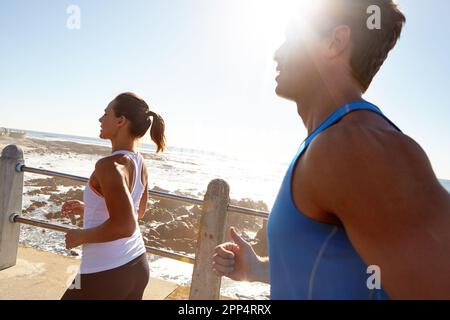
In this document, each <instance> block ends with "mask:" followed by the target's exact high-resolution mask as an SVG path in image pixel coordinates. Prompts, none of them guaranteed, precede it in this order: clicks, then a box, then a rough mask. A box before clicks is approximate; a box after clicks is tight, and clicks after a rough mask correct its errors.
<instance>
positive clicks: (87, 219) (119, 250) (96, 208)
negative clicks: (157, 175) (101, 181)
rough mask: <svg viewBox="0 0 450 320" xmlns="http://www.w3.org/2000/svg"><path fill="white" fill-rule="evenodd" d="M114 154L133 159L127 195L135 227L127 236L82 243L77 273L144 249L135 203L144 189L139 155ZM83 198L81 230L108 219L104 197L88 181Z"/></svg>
mask: <svg viewBox="0 0 450 320" xmlns="http://www.w3.org/2000/svg"><path fill="white" fill-rule="evenodd" d="M116 154H124V155H127V156H128V157H130V158H131V159H132V160H133V162H134V167H135V169H134V182H133V187H132V189H131V198H132V199H133V207H134V217H135V220H136V229H135V231H134V233H133V235H132V236H131V237H128V238H122V239H118V240H115V241H110V242H103V243H89V244H84V245H83V251H82V252H83V253H82V258H81V267H80V273H81V274H88V273H95V272H101V271H106V270H110V269H114V268H117V267H120V266H122V265H124V264H127V263H128V262H130V261H131V260H133V259H135V258H137V257H139V256H140V255H142V254H143V253H144V252H146V249H145V244H144V240H143V239H142V234H141V231H140V228H139V224H138V222H137V220H138V212H139V203H140V201H141V197H142V194H143V193H144V188H145V187H144V185H143V184H142V179H141V174H142V163H143V158H142V156H141V155H140V154H139V153H133V152H131V151H126V150H119V151H115V152H113V153H112V155H116ZM83 200H84V223H83V228H84V229H90V228H95V227H97V226H99V225H101V224H102V223H104V222H105V221H106V220H108V219H109V213H108V209H107V207H106V202H105V199H104V198H103V196H102V195H101V194H100V193H98V192H97V191H96V190H95V189H94V188H93V187H92V185H91V183H90V180H89V182H88V183H87V185H86V187H85V190H84V195H83Z"/></svg>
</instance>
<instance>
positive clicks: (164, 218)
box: [144, 208, 174, 223]
mask: <svg viewBox="0 0 450 320" xmlns="http://www.w3.org/2000/svg"><path fill="white" fill-rule="evenodd" d="M173 220H174V218H173V215H172V214H171V213H170V212H169V211H167V210H164V209H160V208H152V209H148V210H147V212H146V214H145V216H144V221H157V222H162V223H168V222H171V221H173Z"/></svg>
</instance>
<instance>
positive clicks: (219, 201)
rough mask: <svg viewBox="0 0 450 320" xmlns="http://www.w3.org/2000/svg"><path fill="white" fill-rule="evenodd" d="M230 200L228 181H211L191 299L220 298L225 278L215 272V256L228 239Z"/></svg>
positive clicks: (197, 250) (199, 236) (206, 198)
mask: <svg viewBox="0 0 450 320" xmlns="http://www.w3.org/2000/svg"><path fill="white" fill-rule="evenodd" d="M229 202H230V187H229V186H228V183H227V182H226V181H224V180H220V179H217V180H213V181H211V182H210V183H209V185H208V190H207V192H206V195H205V198H204V202H203V214H202V218H201V222H200V228H199V231H198V242H197V248H196V251H195V264H194V270H193V273H192V282H191V290H190V294H189V299H190V300H219V297H220V282H221V278H220V277H218V276H217V275H216V274H215V273H214V272H213V271H212V255H213V253H214V248H215V247H216V246H217V245H219V244H220V243H222V242H223V240H224V236H225V222H226V218H227V208H228V204H229Z"/></svg>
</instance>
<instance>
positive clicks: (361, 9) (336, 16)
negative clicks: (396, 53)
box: [310, 0, 406, 92]
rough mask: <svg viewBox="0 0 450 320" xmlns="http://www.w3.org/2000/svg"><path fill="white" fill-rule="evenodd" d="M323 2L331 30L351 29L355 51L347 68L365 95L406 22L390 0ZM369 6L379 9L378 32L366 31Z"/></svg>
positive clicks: (370, 29)
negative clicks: (336, 28) (332, 25)
mask: <svg viewBox="0 0 450 320" xmlns="http://www.w3.org/2000/svg"><path fill="white" fill-rule="evenodd" d="M310 1H314V0H310ZM323 1H324V7H322V8H323V9H325V13H324V14H325V16H328V17H329V18H330V19H331V20H332V22H333V24H334V26H337V25H340V24H344V25H348V26H349V27H350V29H351V40H352V43H353V47H354V48H353V53H352V56H351V60H350V66H351V69H352V75H353V77H354V78H355V79H356V80H357V81H358V83H359V84H360V86H361V89H362V91H363V92H365V91H366V90H367V89H368V88H369V85H370V83H371V82H372V80H373V78H374V76H375V75H376V74H377V72H378V70H380V67H381V66H382V65H383V63H384V61H385V60H386V58H387V56H388V53H389V52H390V51H391V50H392V49H393V48H394V46H395V44H396V43H397V40H398V39H399V38H400V34H401V32H402V28H403V25H404V24H405V22H406V18H405V16H404V14H403V13H402V12H401V11H400V9H399V7H398V5H397V4H396V3H395V2H394V1H393V0H323ZM372 6H377V7H378V8H379V13H380V22H381V23H380V28H379V29H377V28H369V26H368V23H367V22H368V20H369V18H370V17H371V14H370V11H369V12H368V9H369V7H372ZM372 8H373V7H372ZM378 8H377V10H378ZM330 15H331V16H330Z"/></svg>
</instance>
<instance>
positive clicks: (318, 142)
mask: <svg viewBox="0 0 450 320" xmlns="http://www.w3.org/2000/svg"><path fill="white" fill-rule="evenodd" d="M303 168H304V170H303V173H304V175H305V176H304V179H305V180H306V181H307V182H308V186H310V188H311V191H312V192H314V195H315V198H316V199H319V200H318V201H319V202H320V205H321V206H322V209H323V210H326V211H329V212H333V213H335V214H337V213H338V212H337V211H338V210H339V208H344V206H347V205H348V203H347V202H346V201H347V199H350V198H351V202H352V206H353V207H355V205H356V204H357V202H361V203H359V205H360V206H363V205H365V204H368V203H369V202H372V201H373V202H375V201H385V202H393V201H395V200H394V199H393V198H392V197H398V195H397V194H398V192H399V190H402V191H404V192H403V193H404V194H408V193H409V194H420V193H422V194H424V193H425V194H428V193H429V192H430V190H434V191H439V189H440V188H441V186H440V184H439V182H438V180H437V178H436V176H435V174H434V172H433V170H432V167H431V164H430V161H429V160H428V157H427V156H426V154H425V152H424V151H423V149H422V148H421V147H420V146H419V145H418V144H417V143H416V142H415V141H414V140H413V139H411V138H410V137H408V136H407V135H405V134H403V133H401V132H398V131H396V130H394V129H391V128H389V127H388V128H386V127H377V126H370V125H369V126H365V125H364V124H358V123H348V124H344V123H343V124H339V125H336V126H333V127H331V128H329V129H328V130H326V131H324V132H323V133H321V134H320V135H319V136H318V137H317V138H316V139H315V140H314V141H313V142H312V143H311V145H310V147H309V149H308V150H307V152H306V154H305V159H304V162H303ZM374 194H376V195H377V197H376V198H375V197H373V196H371V195H374ZM349 195H351V196H349ZM372 207H373V208H375V206H374V205H373V206H372ZM345 211H347V210H345Z"/></svg>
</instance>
